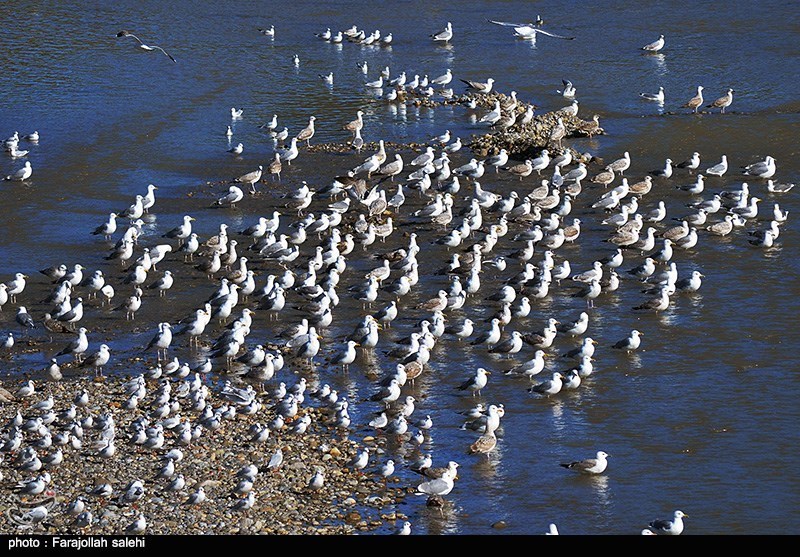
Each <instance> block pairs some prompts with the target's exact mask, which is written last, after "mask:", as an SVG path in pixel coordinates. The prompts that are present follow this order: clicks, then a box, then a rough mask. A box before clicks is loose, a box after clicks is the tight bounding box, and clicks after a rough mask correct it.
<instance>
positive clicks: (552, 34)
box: [535, 29, 575, 41]
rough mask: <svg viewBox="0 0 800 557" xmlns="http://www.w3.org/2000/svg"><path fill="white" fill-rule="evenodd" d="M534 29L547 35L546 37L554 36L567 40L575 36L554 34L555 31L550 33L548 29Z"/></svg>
mask: <svg viewBox="0 0 800 557" xmlns="http://www.w3.org/2000/svg"><path fill="white" fill-rule="evenodd" d="M535 31H536V32H537V33H541V34H543V35H547V36H548V37H555V38H556V39H566V40H568V41H571V40H573V39H574V38H575V37H565V36H564V35H556V34H555V33H550V32H549V31H544V30H542V29H535Z"/></svg>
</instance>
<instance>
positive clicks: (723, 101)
mask: <svg viewBox="0 0 800 557" xmlns="http://www.w3.org/2000/svg"><path fill="white" fill-rule="evenodd" d="M734 92H735V91H734V90H733V89H728V91H727V92H726V93H725V94H724V95H722V96H721V97H720V98H718V99H717V100H715V101H714V102H713V103H711V104H709V105H706V108H719V109H720V114H725V109H726V108H728V107H729V106H730V105H731V103H732V102H733V93H734Z"/></svg>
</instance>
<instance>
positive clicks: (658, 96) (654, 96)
mask: <svg viewBox="0 0 800 557" xmlns="http://www.w3.org/2000/svg"><path fill="white" fill-rule="evenodd" d="M639 96H640V97H642V98H643V99H644V100H646V101H654V102H657V103H658V104H664V88H663V87H659V88H658V93H639Z"/></svg>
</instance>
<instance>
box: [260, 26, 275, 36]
mask: <svg viewBox="0 0 800 557" xmlns="http://www.w3.org/2000/svg"><path fill="white" fill-rule="evenodd" d="M258 32H259V33H261V34H262V35H266V36H267V37H274V36H275V26H274V25H270V26H269V28H268V29H261V28H259V30H258Z"/></svg>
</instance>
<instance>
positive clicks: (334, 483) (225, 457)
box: [0, 376, 407, 535]
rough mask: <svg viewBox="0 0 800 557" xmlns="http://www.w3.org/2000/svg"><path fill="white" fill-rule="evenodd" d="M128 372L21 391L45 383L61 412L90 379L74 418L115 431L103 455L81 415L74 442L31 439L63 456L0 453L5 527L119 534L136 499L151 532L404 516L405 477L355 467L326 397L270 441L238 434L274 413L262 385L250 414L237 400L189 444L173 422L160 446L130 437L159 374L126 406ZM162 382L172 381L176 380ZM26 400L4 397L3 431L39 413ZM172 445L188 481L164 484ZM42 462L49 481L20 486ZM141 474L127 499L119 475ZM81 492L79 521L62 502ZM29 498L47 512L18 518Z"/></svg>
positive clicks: (350, 525)
mask: <svg viewBox="0 0 800 557" xmlns="http://www.w3.org/2000/svg"><path fill="white" fill-rule="evenodd" d="M129 380H130V379H126V378H123V377H112V376H105V377H103V380H102V381H98V380H94V379H91V378H85V377H84V378H70V377H65V378H64V379H63V380H61V381H58V382H51V383H47V384H44V383H42V384H41V385H40V386H39V387H38V388H39V389H40V392H39V393H38V394H35V395H34V396H32V397H30V398H28V399H25V400H29V401H31V402H33V403H36V402H38V401H40V400H41V399H42V398H44V397H45V396H46V395H45V394H44V393H45V392H48V393H51V394H52V395H53V397H54V399H55V401H56V403H55V406H54V408H53V411H54V412H56V414H57V415H58V414H59V413H61V412H63V411H64V410H66V409H67V408H68V407H69V406H70V405H71V404H72V399H73V397H74V395H75V394H76V393H77V392H79V391H81V390H83V389H86V390H87V392H88V393H89V403H88V405H87V406H86V407H85V408H81V409H78V412H77V416H76V420H77V421H78V422H80V421H82V420H85V419H86V418H87V417H88V416H90V415H91V416H92V417H93V419H94V422H95V425H96V424H99V423H100V422H101V421H102V417H103V416H104V415H106V416H107V415H110V416H112V417H113V420H114V424H115V429H116V432H117V433H116V442H115V444H116V453H115V454H114V455H113V456H111V457H109V458H103V457H101V456H98V453H99V452H100V451H99V449H97V448H96V446H97V442H98V440H99V439H100V436H101V431H100V430H96V429H93V428H91V427H83V432H84V434H83V439H82V443H81V445H82V446H81V448H80V449H76V448H74V447H73V446H71V444H67V445H65V446H62V447H57V446H56V443H55V442H54V443H53V445H52V446H51V447H49V448H48V449H40V450H38V457H44V455H46V454H52V453H54V452H55V451H56V450H57V449H58V448H60V449H61V450H62V452H63V455H64V456H63V462H62V463H61V464H60V465H58V466H52V467H48V466H47V465H44V466H42V468H41V470H36V471H25V470H23V469H20V460H19V457H20V456H21V452H22V451H18V452H4V453H0V454H2V455H3V459H2V461H0V471H2V484H3V486H4V487H3V489H2V490H0V505H2V507H3V508H4V509H6V510H5V511H4V512H3V513H2V515H0V532H1V533H4V534H48V535H51V534H93V535H94V534H97V535H101V534H103V535H108V534H124V533H130V532H126V528H128V527H129V525H130V524H131V523H132V522H133V521H134V520H135V519H136V518H137V517H138V516H139V513H140V511H141V512H143V513H144V515H145V519H146V523H147V526H146V529H145V531H144V532H142V533H145V534H148V535H150V534H155V535H170V534H183V533H192V534H200V533H203V534H268V535H304V534H353V533H357V532H370V531H374V530H377V529H380V528H390V527H393V526H394V523H395V522H396V521H402V520H404V519H405V518H406V517H405V516H404V515H403V514H401V513H398V512H397V511H396V510H394V507H395V506H396V505H397V503H399V502H401V501H402V500H403V499H404V497H405V495H406V493H407V490H406V488H404V487H401V484H400V483H399V480H398V479H397V478H389V480H388V482H387V483H386V486H384V483H383V480H382V478H380V476H379V474H374V473H372V472H371V471H369V470H367V469H365V471H364V473H361V472H357V471H356V470H354V469H353V468H352V467H349V466H348V465H347V463H348V462H349V461H350V460H351V459H352V458H353V456H354V455H355V454H356V452H357V445H358V443H357V442H356V441H354V440H352V439H350V438H349V437H348V435H347V432H346V430H340V429H338V428H336V427H334V426H330V425H327V423H328V420H329V419H330V416H329V413H330V410H329V409H327V408H326V407H324V406H321V405H318V404H317V403H314V406H311V405H310V403H306V404H305V405H302V406H301V407H300V410H299V412H298V414H297V416H296V417H295V418H294V419H292V420H290V419H287V420H286V424H285V425H284V426H283V427H282V428H281V429H280V430H272V431H270V433H269V436H268V438H267V439H266V441H264V442H260V443H255V442H247V441H243V440H244V439H248V428H249V427H250V426H251V425H252V424H253V423H256V422H261V423H267V422H269V421H270V420H272V419H273V418H274V416H275V415H276V414H277V412H276V410H275V409H274V408H273V407H272V406H273V405H272V403H271V402H272V401H271V398H270V396H268V395H266V394H265V395H263V396H259V400H260V401H262V404H263V410H261V411H260V412H258V413H257V414H254V415H244V414H242V413H241V412H237V413H236V415H235V416H234V417H233V418H231V419H223V421H222V426H221V427H220V428H219V429H217V430H214V431H211V430H208V429H206V430H205V431H204V432H203V434H202V435H201V437H200V438H199V439H197V440H194V441H192V442H191V443H190V444H189V445H186V446H179V445H178V443H177V442H176V437H177V435H176V434H175V430H171V431H170V430H166V431H165V435H164V437H165V440H166V442H165V443H164V444H163V447H162V448H159V449H146V448H144V447H143V446H140V445H133V444H131V443H130V441H129V440H128V438H129V436H130V435H131V433H130V427H131V424H132V422H134V420H136V419H137V418H139V417H141V416H147V415H150V414H151V412H152V411H153V409H152V408H151V407H150V402H151V401H152V399H153V398H154V395H153V394H152V393H154V392H155V390H156V389H157V388H158V386H159V385H160V383H161V381H160V380H153V379H151V380H148V381H147V387H146V389H147V391H148V395H147V397H146V398H144V399H142V402H141V403H140V406H139V407H138V408H137V409H135V410H126V409H124V408H123V407H122V406H123V403H124V402H125V399H126V398H127V397H126V395H125V394H124V393H123V386H124V384H125V383H126V382H127V381H129ZM169 382H170V384H171V385H172V386H173V392H175V391H176V390H178V388H179V383H182V382H183V381H182V380H176V381H169ZM204 383H205V382H204ZM0 385H3V386H4V387H5V388H6V389H7V390H8V391H11V392H12V393H13V392H14V391H15V390H16V388H17V386H15V385H12V384H10V382H8V381H3V382H2V383H0ZM175 400H179V401H180V400H181V399H179V398H175ZM207 401H208V404H209V405H211V406H213V407H214V408H222V407H224V405H226V404H227V405H230V404H231V403H230V402H228V401H226V400H225V399H223V398H221V397H220V396H219V393H217V392H216V389H208V398H207ZM31 408H32V407H31V405H30V403H26V402H6V403H4V404H3V405H2V406H0V423H2V424H3V433H4V434H5V433H6V432H8V430H9V427H8V426H9V422H10V421H11V420H12V419H13V418H14V416H15V415H16V413H17V411H20V414H21V415H22V416H23V419H24V420H25V421H27V419H29V418H31V417H34V416H40V415H42V414H43V413H42V412H40V411H37V412H34V411H33V410H32V409H31ZM179 413H180V414H181V415H183V416H185V417H184V418H183V421H187V422H192V423H195V422H196V421H197V419H198V414H197V413H195V412H192V411H190V410H188V409H182V410H179ZM303 416H308V417H310V418H311V425H310V426H309V427H308V430H307V431H306V432H305V433H302V434H301V433H294V432H293V431H292V426H293V425H294V424H295V423H297V421H298V420H299V419H300V418H301V417H303ZM150 421H151V422H155V420H150ZM70 423H72V422H70ZM84 425H87V424H86V423H84ZM68 426H69V424H62V423H59V422H58V421H56V422H54V423H53V424H52V425H50V426H49V428H50V430H51V431H53V433H54V436H55V434H56V432H61V431H64V430H66V428H67V427H68ZM38 438H39V437H38V436H37V434H35V433H25V439H26V442H25V443H24V444H23V446H25V445H30V444H31V442H35V440H36V439H38ZM362 442H363V443H364V445H365V446H371V447H373V448H374V450H375V451H376V452H381V451H382V450H383V449H382V448H381V446H380V445H381V444H382V440H379V439H375V438H369V437H368V438H366V439H364V440H362ZM278 447H280V448H281V449H282V451H283V455H284V460H283V463H282V464H281V465H280V467H279V468H277V469H274V470H267V469H266V464H267V463H268V462H269V460H270V457H271V455H272V454H273V453H274V452H275V451H276V450H277V449H278ZM175 448H179V449H180V450H181V451H182V453H183V458H182V460H180V461H178V462H175V464H174V467H175V474H179V473H180V474H183V475H184V476H185V481H186V486H185V488H184V489H183V490H182V491H176V492H169V491H165V489H164V488H165V487H166V486H167V484H169V482H170V480H169V479H168V478H164V477H158V476H159V471H160V469H161V468H162V467H163V466H164V464H165V462H166V460H165V458H164V455H165V454H167V453H168V452H169V451H170V450H172V449H175ZM248 464H254V465H255V466H256V467H257V468H258V469H259V471H258V474H257V475H256V477H255V481H254V482H253V487H252V491H253V492H254V493H255V494H256V497H255V504H254V505H253V507H252V508H251V509H249V510H244V511H238V510H235V509H234V508H233V506H234V504H235V503H236V502H237V500H239V499H241V498H242V497H243V496H244V495H243V494H242V495H237V494H235V493H234V490H235V488H236V486H237V483H238V481H239V480H240V477H239V476H237V472H238V471H239V470H240V469H241V468H242V467H243V466H245V465H248ZM316 469H321V470H323V472H324V475H325V483H324V485H323V487H322V488H321V489H319V490H313V489H311V488H309V487H308V481H309V479H310V478H311V476H312V475H313V474H314V471H315V470H316ZM45 471H47V472H49V474H50V476H51V481H50V483H49V484H48V486H47V488H46V490H45V491H44V492H43V493H42V494H40V495H27V496H25V495H18V494H17V493H15V492H14V491H13V489H12V488H13V486H15V485H16V484H17V483H18V482H21V481H26V480H29V479H31V478H35V477H36V476H37V475H40V474H42V473H43V472H45ZM137 479H139V480H141V481H142V482H143V484H144V495H143V497H142V498H141V499H140V500H138V501H135V502H125V501H124V500H123V499H121V496H122V495H123V493H124V490H125V487H126V486H127V485H128V484H129V483H130V482H132V481H134V480H137ZM101 482H107V483H110V484H111V486H112V488H113V492H112V494H111V495H110V496H108V497H99V496H96V495H91V494H89V493H88V490H89V489H90V488H91V487H92V486H93V485H95V484H98V483H101ZM201 485H202V486H203V487H204V490H205V492H206V495H207V499H206V500H205V502H203V503H201V504H197V505H190V504H187V503H186V501H187V499H188V497H189V496H190V494H191V493H193V492H194V491H195V489H196V487H199V486H201ZM78 496H82V497H83V499H84V500H85V506H86V509H85V510H86V511H90V512H91V513H92V515H93V518H92V523H91V524H89V525H88V526H84V527H81V524H80V520H77V517H76V516H73V515H70V514H68V513H67V511H66V508H67V505H69V504H70V503H71V502H73V501H75V499H76V498H77V497H78ZM36 505H44V506H46V507H48V510H49V513H48V517H47V518H46V519H45V520H44V521H43V523H41V524H38V525H26V524H20V523H19V522H20V521H19V516H20V515H21V514H23V513H24V512H26V511H27V510H29V509H30V508H31V507H32V506H36Z"/></svg>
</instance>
